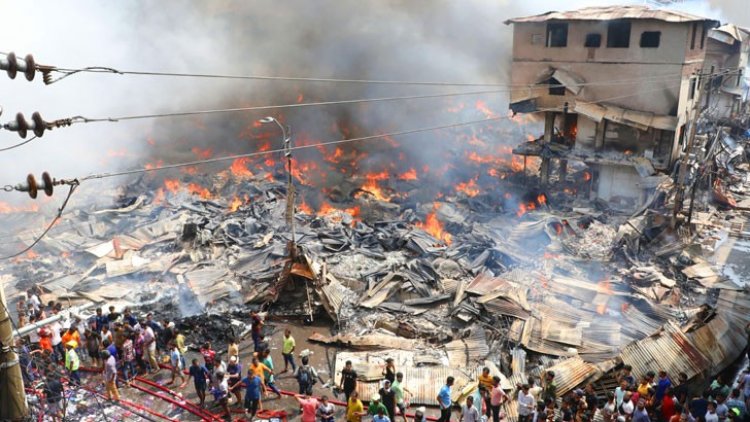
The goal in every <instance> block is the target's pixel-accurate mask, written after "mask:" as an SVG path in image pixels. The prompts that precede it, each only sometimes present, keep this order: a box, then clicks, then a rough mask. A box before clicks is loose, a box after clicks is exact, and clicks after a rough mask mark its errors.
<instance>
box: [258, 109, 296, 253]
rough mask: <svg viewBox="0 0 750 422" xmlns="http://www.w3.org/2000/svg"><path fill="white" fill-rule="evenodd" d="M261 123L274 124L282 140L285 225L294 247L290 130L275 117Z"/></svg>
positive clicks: (261, 120)
mask: <svg viewBox="0 0 750 422" xmlns="http://www.w3.org/2000/svg"><path fill="white" fill-rule="evenodd" d="M258 121H259V122H261V123H276V126H278V127H279V129H281V137H282V139H283V140H284V156H285V157H286V162H287V172H286V177H287V178H286V203H287V204H286V218H287V224H289V230H290V231H291V235H292V246H293V247H294V246H295V243H296V240H295V237H296V236H295V234H294V184H293V183H292V137H291V132H292V130H291V128H290V127H289V126H285V125H282V124H281V122H279V121H278V120H276V118H275V117H271V116H267V117H264V118H262V119H260V120H258Z"/></svg>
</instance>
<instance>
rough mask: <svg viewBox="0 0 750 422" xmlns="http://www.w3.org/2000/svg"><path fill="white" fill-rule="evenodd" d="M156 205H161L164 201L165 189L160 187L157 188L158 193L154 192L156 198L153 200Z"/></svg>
mask: <svg viewBox="0 0 750 422" xmlns="http://www.w3.org/2000/svg"><path fill="white" fill-rule="evenodd" d="M152 202H153V204H154V205H159V204H161V203H162V202H164V189H163V188H159V189H157V190H156V193H155V194H154V200H153V201H152Z"/></svg>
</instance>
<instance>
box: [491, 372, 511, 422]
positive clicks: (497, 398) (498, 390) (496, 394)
mask: <svg viewBox="0 0 750 422" xmlns="http://www.w3.org/2000/svg"><path fill="white" fill-rule="evenodd" d="M508 400H509V397H508V395H507V394H505V391H503V388H502V387H501V386H500V377H498V376H494V377H492V390H491V391H490V409H491V410H492V420H493V422H500V406H502V405H503V403H505V402H507V401H508Z"/></svg>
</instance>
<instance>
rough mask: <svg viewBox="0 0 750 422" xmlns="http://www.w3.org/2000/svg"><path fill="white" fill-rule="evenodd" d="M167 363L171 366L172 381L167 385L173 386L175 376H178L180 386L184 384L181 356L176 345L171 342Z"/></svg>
mask: <svg viewBox="0 0 750 422" xmlns="http://www.w3.org/2000/svg"><path fill="white" fill-rule="evenodd" d="M169 363H170V364H171V365H172V379H171V380H170V381H169V383H168V385H171V384H174V380H175V378H177V375H179V376H180V384H183V383H184V382H185V376H184V375H182V369H183V367H182V355H181V354H180V349H178V348H177V344H176V343H174V342H172V343H170V344H169Z"/></svg>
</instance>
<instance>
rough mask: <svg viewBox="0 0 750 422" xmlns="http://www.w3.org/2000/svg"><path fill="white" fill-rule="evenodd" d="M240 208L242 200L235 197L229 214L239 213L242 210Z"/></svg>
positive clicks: (230, 205)
mask: <svg viewBox="0 0 750 422" xmlns="http://www.w3.org/2000/svg"><path fill="white" fill-rule="evenodd" d="M240 206H242V199H240V198H239V197H238V196H237V195H235V196H234V198H232V202H230V203H229V212H235V211H237V210H238V209H240Z"/></svg>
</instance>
